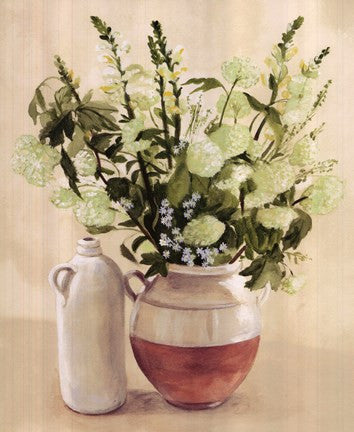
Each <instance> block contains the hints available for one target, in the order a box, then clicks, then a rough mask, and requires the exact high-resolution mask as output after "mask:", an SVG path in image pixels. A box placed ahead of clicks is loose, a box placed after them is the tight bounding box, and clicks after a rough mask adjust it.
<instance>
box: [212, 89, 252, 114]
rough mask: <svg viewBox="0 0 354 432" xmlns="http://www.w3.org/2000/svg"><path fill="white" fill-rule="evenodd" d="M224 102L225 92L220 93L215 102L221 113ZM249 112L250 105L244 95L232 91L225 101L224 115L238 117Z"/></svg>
mask: <svg viewBox="0 0 354 432" xmlns="http://www.w3.org/2000/svg"><path fill="white" fill-rule="evenodd" d="M225 102H226V94H224V93H222V94H221V95H220V97H219V100H218V102H217V104H216V108H217V110H218V112H219V113H222V111H223V109H224V106H225ZM250 112H251V105H250V104H249V103H248V99H247V98H246V96H245V95H244V94H243V93H242V92H239V91H233V92H232V93H231V95H230V98H229V101H228V103H227V106H226V109H225V113H224V117H232V118H234V117H236V118H238V119H240V118H243V117H246V116H247V115H248V114H249V113H250Z"/></svg>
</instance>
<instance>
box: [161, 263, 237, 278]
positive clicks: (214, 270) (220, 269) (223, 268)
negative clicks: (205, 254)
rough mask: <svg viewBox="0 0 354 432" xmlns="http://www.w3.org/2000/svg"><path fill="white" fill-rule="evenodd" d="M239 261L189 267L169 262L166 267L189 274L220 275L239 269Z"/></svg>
mask: <svg viewBox="0 0 354 432" xmlns="http://www.w3.org/2000/svg"><path fill="white" fill-rule="evenodd" d="M240 268H241V262H240V261H236V262H235V263H232V264H223V265H220V266H215V267H211V266H210V267H201V266H194V267H190V266H187V265H181V264H170V265H169V267H168V272H169V273H178V274H187V275H191V276H220V275H225V274H229V273H235V272H236V271H238V270H240Z"/></svg>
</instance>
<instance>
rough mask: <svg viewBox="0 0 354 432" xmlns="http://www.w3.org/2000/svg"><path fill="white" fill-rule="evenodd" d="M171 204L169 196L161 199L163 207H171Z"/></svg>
mask: <svg viewBox="0 0 354 432" xmlns="http://www.w3.org/2000/svg"><path fill="white" fill-rule="evenodd" d="M169 206H170V202H169V200H168V199H167V198H164V199H163V200H162V201H161V207H169Z"/></svg>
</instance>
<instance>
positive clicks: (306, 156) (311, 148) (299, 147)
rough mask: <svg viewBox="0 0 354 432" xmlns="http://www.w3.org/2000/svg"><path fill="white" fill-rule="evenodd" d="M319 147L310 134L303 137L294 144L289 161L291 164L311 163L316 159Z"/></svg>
mask: <svg viewBox="0 0 354 432" xmlns="http://www.w3.org/2000/svg"><path fill="white" fill-rule="evenodd" d="M317 154H318V147H317V144H316V142H315V141H314V140H313V139H311V138H310V137H309V136H307V137H304V138H302V139H301V140H300V141H298V142H297V143H296V144H295V145H294V149H293V152H292V154H291V155H290V158H289V161H290V163H291V165H298V166H304V165H310V164H312V163H313V162H315V160H316V156H317Z"/></svg>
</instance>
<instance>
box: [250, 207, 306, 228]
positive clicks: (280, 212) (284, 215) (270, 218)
mask: <svg viewBox="0 0 354 432" xmlns="http://www.w3.org/2000/svg"><path fill="white" fill-rule="evenodd" d="M297 217H298V214H297V213H296V211H294V210H293V209H292V208H289V207H272V208H266V209H260V210H258V212H257V221H258V222H259V223H260V224H262V225H263V226H264V227H265V228H268V229H271V228H274V229H281V230H283V232H284V233H285V232H287V231H288V229H289V226H290V224H291V222H292V221H293V220H294V219H296V218H297Z"/></svg>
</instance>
